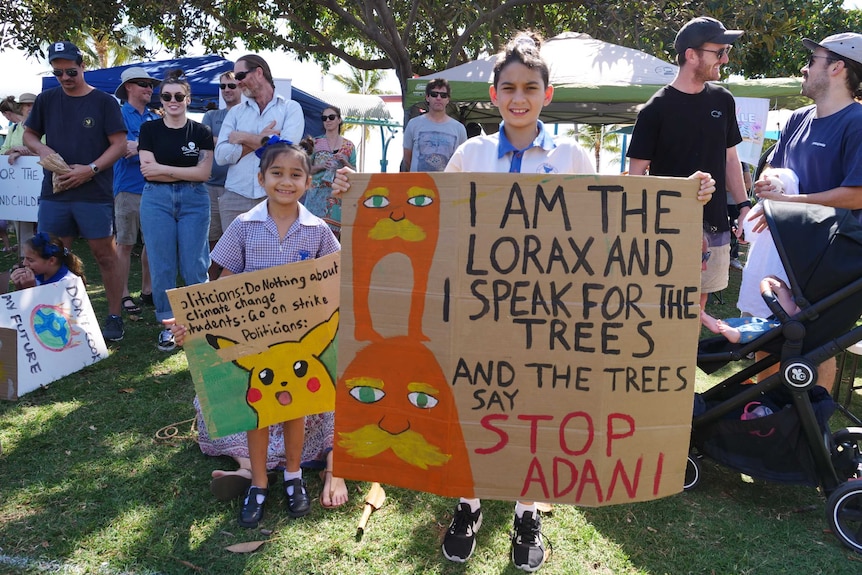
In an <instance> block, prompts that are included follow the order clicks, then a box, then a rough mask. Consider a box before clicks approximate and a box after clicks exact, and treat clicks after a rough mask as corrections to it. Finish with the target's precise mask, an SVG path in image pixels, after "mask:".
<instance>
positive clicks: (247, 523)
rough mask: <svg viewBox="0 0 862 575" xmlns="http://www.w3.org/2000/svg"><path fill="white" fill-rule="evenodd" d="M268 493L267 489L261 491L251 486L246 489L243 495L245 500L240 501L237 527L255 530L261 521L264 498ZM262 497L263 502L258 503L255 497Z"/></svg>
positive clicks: (264, 504)
mask: <svg viewBox="0 0 862 575" xmlns="http://www.w3.org/2000/svg"><path fill="white" fill-rule="evenodd" d="M268 493H269V490H268V489H262V488H260V487H255V486H254V485H252V486H251V487H249V488H248V491H247V492H246V494H245V499H243V500H242V506H241V507H240V508H239V526H240V527H245V528H246V529H255V528H256V527H257V526H258V525H259V524H260V521H261V519H263V509H264V507H266V496H267V494H268ZM258 495H263V501H262V502H260V503H258V502H257V496H258Z"/></svg>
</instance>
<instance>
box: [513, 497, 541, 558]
mask: <svg viewBox="0 0 862 575" xmlns="http://www.w3.org/2000/svg"><path fill="white" fill-rule="evenodd" d="M544 562H545V546H544V545H543V544H542V519H541V518H540V517H539V516H538V514H537V515H533V512H532V511H525V512H524V516H523V517H518V516H517V515H516V516H515V524H514V527H513V529H512V563H514V565H515V567H517V568H518V569H521V570H522V571H529V572H531V573H532V572H533V571H537V570H538V569H539V567H541V566H542V564H543V563H544Z"/></svg>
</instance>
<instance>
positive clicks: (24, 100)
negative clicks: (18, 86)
mask: <svg viewBox="0 0 862 575" xmlns="http://www.w3.org/2000/svg"><path fill="white" fill-rule="evenodd" d="M35 101H36V94H31V93H30V92H24V93H23V94H21V95H20V96H18V103H19V104H32V103H33V102H35Z"/></svg>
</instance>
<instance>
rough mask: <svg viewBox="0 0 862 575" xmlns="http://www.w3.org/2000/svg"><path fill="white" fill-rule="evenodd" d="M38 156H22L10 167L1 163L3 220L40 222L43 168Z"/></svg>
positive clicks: (0, 193) (1, 210) (0, 211)
mask: <svg viewBox="0 0 862 575" xmlns="http://www.w3.org/2000/svg"><path fill="white" fill-rule="evenodd" d="M38 161H39V157H38V156H21V157H20V158H18V159H17V160H16V161H15V163H14V164H12V165H9V163H8V162H7V161H6V159H5V156H4V159H3V160H2V161H0V213H2V214H3V219H9V220H17V221H19V222H36V221H39V196H40V195H41V194H42V177H43V174H44V172H43V170H42V166H40V165H39V164H37V163H36V162H38Z"/></svg>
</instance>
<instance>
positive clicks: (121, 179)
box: [114, 102, 159, 196]
mask: <svg viewBox="0 0 862 575" xmlns="http://www.w3.org/2000/svg"><path fill="white" fill-rule="evenodd" d="M120 111H121V112H122V114H123V122H125V124H126V129H127V130H128V132H126V139H127V140H129V141H132V142H134V141H137V140H138V138H139V137H140V135H141V124H143V123H144V122H149V121H150V120H158V119H159V115H158V114H156V113H155V112H153V111H151V110H150V109H149V108H144V113H143V114H141V113H139V112H138V111H137V110H136V109H135V107H134V106H132V105H131V104H129V103H128V102H126V103H125V104H123V107H122V108H121V109H120ZM143 191H144V176H143V175H142V174H141V156H140V155H138V154H135V155H134V156H132V157H130V158H126V157H123V158H120V159H119V160H117V163H116V164H114V195H115V196H116V195H117V194H119V193H120V192H129V193H132V194H141V193H143Z"/></svg>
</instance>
